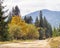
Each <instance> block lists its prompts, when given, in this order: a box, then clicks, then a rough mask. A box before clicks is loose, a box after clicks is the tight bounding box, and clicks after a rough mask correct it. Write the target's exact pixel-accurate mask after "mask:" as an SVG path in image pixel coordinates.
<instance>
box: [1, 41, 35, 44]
mask: <svg viewBox="0 0 60 48" xmlns="http://www.w3.org/2000/svg"><path fill="white" fill-rule="evenodd" d="M32 41H35V40H12V41H4V42H1V41H0V44H8V43H20V42H32Z"/></svg>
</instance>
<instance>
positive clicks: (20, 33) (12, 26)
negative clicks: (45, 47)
mask: <svg viewBox="0 0 60 48" xmlns="http://www.w3.org/2000/svg"><path fill="white" fill-rule="evenodd" d="M9 32H10V33H11V35H12V36H13V38H15V39H27V38H31V37H32V36H33V37H32V38H36V37H37V38H38V37H39V34H38V29H37V28H36V27H35V26H34V25H32V24H30V25H29V24H27V23H25V21H24V20H22V19H21V17H20V16H13V17H12V20H11V22H10V23H9ZM32 38H31V39H32Z"/></svg>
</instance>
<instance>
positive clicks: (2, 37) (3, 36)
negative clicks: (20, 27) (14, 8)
mask: <svg viewBox="0 0 60 48" xmlns="http://www.w3.org/2000/svg"><path fill="white" fill-rule="evenodd" d="M2 3H3V1H2V0H0V41H7V40H9V33H8V30H7V29H8V26H7V22H5V21H4V20H5V19H6V18H7V17H4V16H3V14H4V11H2V10H3V8H4V7H3V6H2Z"/></svg>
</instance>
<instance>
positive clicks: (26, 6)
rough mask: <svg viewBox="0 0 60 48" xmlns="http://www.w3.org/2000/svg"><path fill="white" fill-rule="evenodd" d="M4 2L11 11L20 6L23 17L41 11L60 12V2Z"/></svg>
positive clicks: (12, 0) (8, 0)
mask: <svg viewBox="0 0 60 48" xmlns="http://www.w3.org/2000/svg"><path fill="white" fill-rule="evenodd" d="M4 2H5V3H4V4H6V5H7V8H9V9H11V8H12V7H13V6H15V5H18V6H19V8H20V11H21V15H22V16H24V15H26V14H29V13H31V12H34V11H37V10H41V9H49V10H56V11H59V10H60V0H5V1H4Z"/></svg>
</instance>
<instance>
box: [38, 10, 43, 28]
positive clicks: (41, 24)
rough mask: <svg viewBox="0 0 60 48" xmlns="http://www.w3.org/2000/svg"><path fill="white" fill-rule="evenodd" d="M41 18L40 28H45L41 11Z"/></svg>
mask: <svg viewBox="0 0 60 48" xmlns="http://www.w3.org/2000/svg"><path fill="white" fill-rule="evenodd" d="M39 17H40V25H39V26H40V27H43V26H44V24H43V17H42V11H40V15H39Z"/></svg>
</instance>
